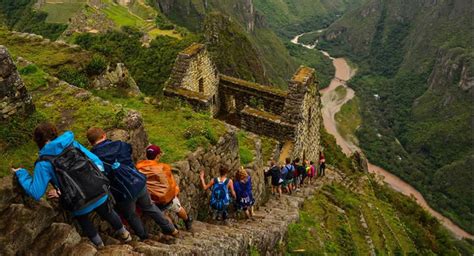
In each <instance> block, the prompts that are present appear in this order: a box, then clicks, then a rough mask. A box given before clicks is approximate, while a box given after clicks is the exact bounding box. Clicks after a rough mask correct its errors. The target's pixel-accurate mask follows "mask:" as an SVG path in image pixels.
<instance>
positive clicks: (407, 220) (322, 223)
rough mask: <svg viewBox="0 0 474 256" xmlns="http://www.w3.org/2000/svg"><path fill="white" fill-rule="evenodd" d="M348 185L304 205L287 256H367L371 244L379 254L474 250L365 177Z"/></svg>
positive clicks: (402, 198) (327, 190) (328, 188)
mask: <svg viewBox="0 0 474 256" xmlns="http://www.w3.org/2000/svg"><path fill="white" fill-rule="evenodd" d="M349 180H350V181H349ZM346 181H347V184H351V185H349V186H350V187H345V186H342V185H336V184H333V185H325V186H324V187H323V188H322V190H321V192H320V193H319V194H318V195H316V196H315V197H313V198H312V199H310V200H309V201H308V202H307V203H305V205H304V208H303V210H302V211H301V212H300V221H299V222H298V223H295V224H292V225H290V228H289V235H288V237H289V243H288V252H289V253H290V254H295V255H299V254H300V253H301V254H305V255H325V254H331V255H369V254H370V252H371V249H370V245H369V243H372V244H373V246H374V252H375V253H376V254H377V255H378V254H382V255H384V254H388V255H431V254H436V255H456V254H458V253H465V252H470V251H472V250H473V248H474V247H473V246H472V245H470V244H469V243H467V242H464V241H455V240H454V238H452V237H451V236H450V235H449V233H448V231H447V230H445V229H444V228H443V226H442V225H441V224H440V223H439V222H438V221H437V220H436V219H435V218H434V217H432V216H430V215H429V214H428V213H427V212H426V211H424V210H423V209H422V208H421V207H420V206H418V205H417V203H416V202H415V201H413V199H411V198H409V197H406V196H403V195H402V194H400V193H398V192H394V191H393V190H391V189H390V188H388V187H386V186H385V185H379V184H377V183H375V182H374V181H373V180H372V178H371V177H370V176H366V175H365V174H356V175H351V176H350V177H347V178H346ZM354 190H356V191H357V192H354ZM369 240H370V241H371V242H368V241H369ZM464 255H469V254H464Z"/></svg>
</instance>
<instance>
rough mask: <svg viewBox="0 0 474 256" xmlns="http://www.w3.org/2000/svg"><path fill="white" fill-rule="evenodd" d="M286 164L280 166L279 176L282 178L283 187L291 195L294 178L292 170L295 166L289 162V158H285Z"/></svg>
mask: <svg viewBox="0 0 474 256" xmlns="http://www.w3.org/2000/svg"><path fill="white" fill-rule="evenodd" d="M285 163H286V165H285V166H283V167H282V168H281V177H282V179H283V184H282V186H283V188H284V189H285V190H286V191H287V193H288V194H290V195H291V192H292V190H293V189H292V186H293V179H294V172H295V167H294V166H293V165H292V164H291V159H290V158H286V159H285Z"/></svg>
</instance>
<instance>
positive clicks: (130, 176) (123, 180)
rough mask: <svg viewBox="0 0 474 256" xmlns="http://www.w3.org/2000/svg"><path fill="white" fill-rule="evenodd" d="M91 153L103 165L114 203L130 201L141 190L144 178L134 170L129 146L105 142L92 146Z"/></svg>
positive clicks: (123, 143) (143, 185) (144, 181)
mask: <svg viewBox="0 0 474 256" xmlns="http://www.w3.org/2000/svg"><path fill="white" fill-rule="evenodd" d="M91 151H92V153H94V154H95V155H96V156H98V157H99V158H100V160H102V162H103V163H104V165H105V173H106V175H107V177H108V178H109V180H110V187H111V191H112V194H113V195H114V198H115V200H116V201H118V202H123V201H127V200H132V199H134V198H135V197H136V196H137V195H138V194H139V193H140V192H141V191H142V190H143V188H144V187H145V185H146V176H145V175H144V174H142V173H140V172H138V171H137V170H136V169H135V166H134V165H133V160H132V158H131V154H132V149H131V146H130V144H128V143H125V142H122V141H110V140H107V141H105V142H104V143H102V144H99V145H96V146H94V147H93V148H92V150H91Z"/></svg>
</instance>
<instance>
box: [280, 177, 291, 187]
mask: <svg viewBox="0 0 474 256" xmlns="http://www.w3.org/2000/svg"><path fill="white" fill-rule="evenodd" d="M291 183H293V179H288V180H287V179H285V180H283V183H282V185H283V186H284V187H286V186H288V185H289V184H291Z"/></svg>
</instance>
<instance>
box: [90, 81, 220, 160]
mask: <svg viewBox="0 0 474 256" xmlns="http://www.w3.org/2000/svg"><path fill="white" fill-rule="evenodd" d="M94 94H95V95H97V96H99V97H101V98H103V99H105V100H108V101H110V102H111V103H114V104H117V105H120V106H122V107H124V108H126V109H134V110H137V111H139V112H140V113H141V114H142V117H143V120H144V123H145V130H146V132H147V134H148V139H149V140H150V142H151V143H154V144H156V145H159V146H160V147H161V148H162V149H163V151H164V152H165V155H164V156H163V161H165V162H174V161H178V160H181V159H183V158H184V157H185V156H186V155H187V154H188V153H189V152H190V151H193V150H195V149H196V148H197V147H208V146H209V145H214V144H216V143H217V140H218V138H219V137H220V136H222V135H223V134H224V132H225V126H224V124H223V123H222V122H220V121H218V120H216V119H213V118H211V117H210V116H209V114H208V113H196V112H194V111H193V110H192V108H191V107H190V106H189V105H187V104H185V103H184V102H181V101H179V100H174V99H167V98H164V99H162V100H161V102H160V105H159V106H154V105H150V104H146V103H144V102H143V100H142V99H140V98H127V97H125V96H123V95H124V94H123V93H121V92H120V91H115V92H114V91H111V90H108V91H94Z"/></svg>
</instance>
